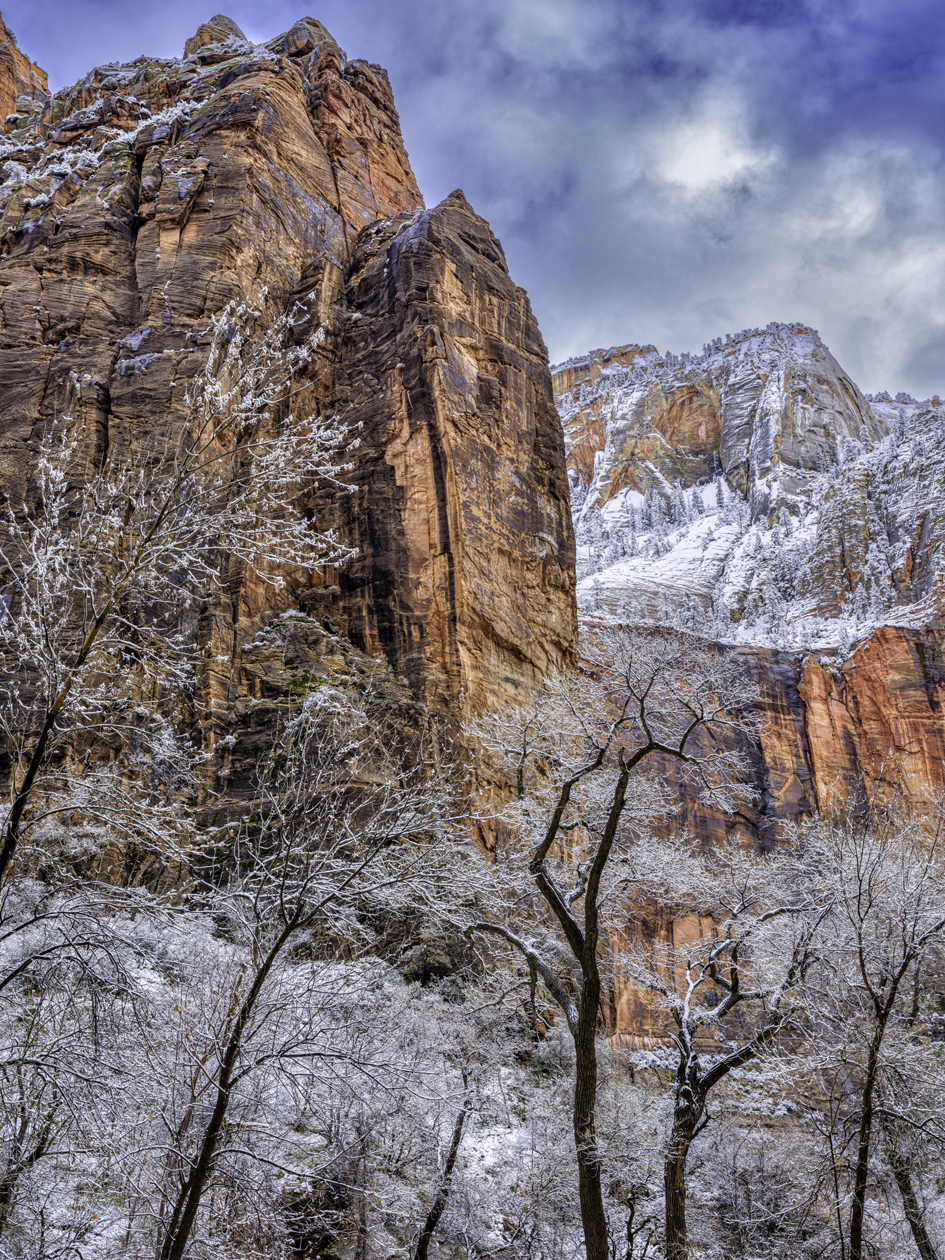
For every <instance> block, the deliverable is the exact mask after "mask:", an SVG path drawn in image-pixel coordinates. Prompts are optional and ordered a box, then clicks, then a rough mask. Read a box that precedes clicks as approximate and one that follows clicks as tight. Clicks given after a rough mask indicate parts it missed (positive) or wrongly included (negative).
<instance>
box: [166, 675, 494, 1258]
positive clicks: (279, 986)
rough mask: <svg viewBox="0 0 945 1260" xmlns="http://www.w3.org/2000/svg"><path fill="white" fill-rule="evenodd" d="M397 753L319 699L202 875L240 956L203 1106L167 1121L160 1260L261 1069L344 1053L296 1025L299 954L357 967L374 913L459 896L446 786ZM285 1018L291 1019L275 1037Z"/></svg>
mask: <svg viewBox="0 0 945 1260" xmlns="http://www.w3.org/2000/svg"><path fill="white" fill-rule="evenodd" d="M405 752H407V750H404V749H401V750H400V754H401V755H400V756H398V752H397V749H396V745H395V744H393V743H392V741H391V738H390V733H389V732H386V731H384V730H383V727H379V726H378V724H377V721H376V715H373V714H371V713H370V712H369V711H368V710H367V709H365V708H364V707H362V705H360V704H359V703H358V702H356V701H355V700H354V699H353V698H352V697H350V696H347V697H346V696H344V695H343V694H342V693H339V692H336V691H334V690H333V689H332V688H323V689H320V690H318V691H316V692H315V693H314V694H313V695H311V696H310V697H309V698H308V699H307V701H306V703H305V704H304V705H303V707H302V710H301V712H300V713H299V715H298V716H297V717H295V718H294V719H293V720H292V721H290V722H289V723H288V724H287V725H286V727H285V730H284V734H283V737H282V738H281V739H280V740H279V741H277V743H276V744H275V745H274V747H273V750H272V752H271V754H270V755H269V756H268V758H267V760H266V765H265V768H264V773H263V775H262V777H261V781H260V790H259V798H258V800H257V802H256V808H255V809H254V810H253V812H252V814H251V815H250V816H249V817H248V818H247V819H246V820H245V822H244V823H243V824H241V825H240V826H239V827H238V828H237V829H236V831H235V834H234V835H233V837H232V844H229V843H227V844H226V845H224V847H223V849H222V851H221V852H220V854H219V855H218V859H217V861H215V862H214V863H213V864H212V865H210V866H208V867H207V868H206V869H205V870H204V871H203V872H201V871H200V870H199V869H198V871H197V879H198V889H203V890H204V891H205V895H206V897H207V904H208V906H209V907H210V908H212V913H213V914H214V916H215V917H216V918H217V919H218V920H222V921H223V922H224V923H225V928H226V931H227V933H228V934H229V935H230V936H231V937H232V938H233V939H234V940H236V941H237V942H239V943H240V945H241V951H242V956H243V961H242V963H241V966H240V970H239V973H238V976H237V978H236V979H235V981H234V982H233V985H232V988H231V990H230V991H229V993H228V995H227V997H226V1000H225V1002H223V1003H222V1004H221V1005H220V1006H219V1017H218V1020H217V1023H218V1027H216V1030H215V1032H214V1033H213V1035H212V1037H211V1038H210V1041H211V1043H212V1049H211V1050H210V1053H209V1057H208V1059H207V1060H206V1062H204V1063H203V1065H202V1069H201V1085H202V1095H203V1100H202V1105H201V1106H200V1107H199V1108H197V1110H196V1111H195V1112H194V1113H193V1114H192V1115H191V1114H188V1115H187V1117H186V1120H185V1122H183V1123H177V1124H176V1129H175V1132H176V1133H177V1135H178V1136H177V1137H176V1138H175V1139H174V1141H173V1142H172V1143H171V1147H170V1152H169V1153H170V1156H171V1163H172V1166H173V1169H175V1170H177V1172H176V1176H175V1177H174V1178H173V1180H172V1183H171V1187H170V1194H169V1197H168V1201H167V1208H166V1212H164V1213H163V1215H162V1217H161V1221H160V1234H161V1243H160V1248H159V1253H158V1254H159V1256H160V1260H183V1257H184V1256H185V1254H186V1253H187V1250H188V1243H189V1240H190V1237H191V1234H192V1231H193V1229H194V1226H195V1222H196V1220H197V1216H198V1212H199V1210H200V1207H201V1202H202V1200H203V1197H204V1194H205V1192H206V1190H207V1188H208V1186H209V1185H210V1184H211V1183H212V1181H213V1178H214V1175H215V1171H216V1170H217V1169H218V1167H219V1166H220V1163H221V1160H223V1159H224V1158H225V1155H226V1152H227V1149H228V1148H227V1142H226V1127H227V1117H228V1115H229V1113H230V1108H231V1105H232V1100H233V1099H234V1097H235V1096H237V1095H238V1094H239V1092H240V1089H241V1088H242V1087H243V1086H244V1084H245V1083H246V1082H247V1081H249V1080H250V1079H251V1078H252V1075H253V1073H254V1072H255V1071H256V1070H257V1068H258V1067H259V1065H260V1064H263V1063H266V1064H271V1063H274V1062H278V1063H280V1064H282V1065H284V1067H285V1065H292V1064H295V1065H298V1064H300V1063H303V1062H304V1063H306V1064H309V1065H311V1063H312V1062H313V1061H316V1060H318V1059H320V1058H324V1057H328V1058H330V1057H333V1056H337V1055H338V1054H339V1053H340V1052H339V1050H338V1048H337V1047H334V1046H331V1045H326V1044H324V1042H323V1039H322V1030H321V1022H320V1021H319V1020H318V1019H317V1018H312V1017H309V1018H308V1019H304V1018H300V1017H299V1014H298V1013H299V1012H302V1011H305V1010H306V1009H307V1008H308V1006H309V1005H310V1004H309V1003H308V1001H307V999H304V1000H303V998H301V997H300V995H299V993H298V992H297V986H298V979H299V977H300V976H304V975H305V970H304V968H300V967H299V966H298V965H297V964H294V963H293V959H294V958H296V957H298V955H299V954H300V953H301V954H302V956H303V957H304V956H305V955H310V956H311V957H313V958H316V959H318V958H324V959H329V960H338V959H341V958H344V957H348V958H351V957H353V956H357V955H358V954H359V953H361V952H363V951H364V950H365V949H367V948H369V947H370V946H371V944H372V943H373V934H372V932H371V930H370V926H369V924H370V922H371V920H372V918H373V917H374V916H376V915H377V914H378V913H380V912H383V913H384V914H387V915H390V914H396V913H398V912H400V913H403V912H405V911H406V910H408V909H409V911H410V912H411V913H413V914H420V915H423V914H424V912H428V913H429V912H433V911H435V909H436V908H437V907H438V906H440V905H444V904H447V903H448V902H449V901H451V900H452V896H453V889H454V887H455V882H456V880H457V879H458V878H460V876H459V875H458V874H457V866H458V865H462V866H466V865H467V864H468V860H470V859H471V858H472V854H471V852H470V851H468V850H465V849H464V848H463V846H461V845H459V844H458V843H456V842H455V841H454V840H452V839H450V840H449V841H447V840H446V839H441V838H440V837H441V834H442V832H443V828H444V822H445V817H446V814H447V812H448V784H444V782H443V780H442V778H441V777H439V776H437V777H433V776H432V775H431V773H430V770H431V765H430V763H429V761H428V760H427V758H426V755H425V753H424V751H423V749H422V747H419V748H414V749H413V750H412V752H413V768H412V769H411V768H410V754H409V753H407V756H406V757H405V758H404V760H401V757H402V756H403V754H404V753H405ZM405 763H406V764H405ZM440 770H441V772H442V767H440ZM468 877H469V875H468V872H467V874H466V878H467V879H468ZM286 1010H295V1012H296V1014H295V1016H294V1017H293V1018H291V1019H290V1020H289V1021H288V1025H287V1026H286V1027H285V1028H284V1027H283V1020H282V1018H281V1014H282V1013H284V1012H285V1011H286ZM365 1066H367V1065H365ZM285 1070H288V1069H287V1068H286V1069H285ZM309 1070H311V1069H310V1067H309ZM198 1113H199V1114H198ZM457 1144H458V1143H457ZM454 1159H455V1155H454ZM434 1224H435V1222H434Z"/></svg>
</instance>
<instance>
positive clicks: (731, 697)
mask: <svg viewBox="0 0 945 1260" xmlns="http://www.w3.org/2000/svg"><path fill="white" fill-rule="evenodd" d="M755 698H756V691H755V688H754V686H753V684H752V683H751V681H750V680H749V679H748V678H747V677H746V676H745V674H744V673H743V672H742V671H741V669H740V667H739V666H738V664H737V662H735V661H734V660H733V659H732V658H731V657H730V656H728V655H726V654H724V653H722V652H720V651H717V650H715V649H713V648H712V647H710V646H708V645H706V644H704V643H702V642H700V641H699V640H697V639H695V638H693V637H691V636H687V635H683V634H679V633H670V634H667V633H665V632H647V631H645V630H638V631H629V632H624V631H619V632H618V631H615V632H601V633H599V634H598V635H596V636H594V637H593V638H592V639H590V640H589V641H588V642H586V643H585V645H584V661H583V664H582V670H581V672H580V674H578V675H576V676H573V677H563V678H560V679H555V680H551V681H550V682H549V683H548V684H547V685H546V687H545V689H544V691H543V692H542V694H541V695H540V696H539V697H538V698H537V699H536V700H535V702H534V703H532V704H531V705H527V706H524V707H522V708H521V709H519V710H516V711H513V712H511V713H508V714H505V715H498V716H495V717H493V718H488V719H485V720H483V721H481V722H479V723H477V724H476V725H475V726H474V727H473V728H472V734H473V735H474V736H475V737H476V738H478V739H479V740H480V741H481V743H482V744H483V745H484V746H485V747H486V748H487V749H490V750H491V751H492V754H493V756H494V758H495V760H496V763H497V765H498V766H499V767H501V768H502V770H503V771H504V772H505V773H506V774H507V776H508V779H509V781H510V784H511V785H512V790H513V792H514V800H513V803H512V806H511V807H510V808H509V809H508V810H507V811H505V814H504V816H503V819H502V821H503V824H504V827H505V829H506V831H507V833H508V835H509V836H510V839H509V840H508V841H507V848H506V851H505V852H502V851H500V852H499V853H498V854H497V862H496V875H497V878H498V880H499V883H500V885H502V886H503V887H504V889H505V896H504V901H503V902H502V904H500V905H497V906H496V907H495V912H494V914H493V915H491V916H490V917H489V918H488V919H481V920H480V921H479V922H477V923H475V924H473V925H471V926H470V927H469V929H468V930H469V932H470V933H471V934H473V933H488V934H491V935H493V936H497V937H499V938H501V939H502V940H504V941H506V942H507V943H508V944H509V945H511V946H512V947H513V948H514V949H515V950H517V951H518V952H519V953H520V955H521V956H522V957H523V958H524V960H525V962H526V963H527V966H528V968H529V970H530V972H531V974H532V976H533V977H534V978H535V980H536V982H540V984H541V985H542V986H543V987H544V988H545V989H546V990H547V992H548V993H549V994H550V995H551V997H552V998H553V1000H554V1001H555V1002H556V1003H557V1005H558V1007H559V1008H560V1010H561V1012H562V1013H563V1015H564V1018H565V1021H566V1023H567V1026H568V1029H569V1031H570V1034H571V1036H572V1038H573V1041H574V1047H575V1077H574V1103H573V1130H574V1144H575V1150H576V1153H577V1165H578V1184H579V1192H580V1201H581V1218H582V1221H583V1226H584V1240H585V1246H586V1249H587V1256H588V1260H609V1255H610V1249H609V1238H608V1221H607V1213H606V1210H605V1206H604V1196H603V1190H602V1185H601V1158H600V1152H599V1146H598V1138H597V1129H596V1120H595V1109H596V1104H597V1091H598V1050H597V1036H598V1022H599V1018H600V1010H601V999H602V995H603V978H602V971H601V956H602V952H603V950H604V949H605V940H604V939H603V938H604V937H605V935H606V920H605V919H604V918H603V917H602V916H603V914H604V904H605V900H606V899H607V897H608V895H613V894H615V892H616V891H617V890H616V889H615V888H614V886H613V881H612V880H611V879H610V872H609V869H608V864H609V863H610V862H611V856H612V854H613V853H614V852H615V851H617V852H619V851H620V850H621V849H622V848H625V846H626V844H627V843H628V840H629V837H630V824H631V823H637V824H644V823H645V822H646V821H647V820H648V819H650V818H652V817H653V816H654V815H655V814H658V813H659V812H661V811H662V810H663V809H664V808H665V805H666V802H667V796H666V793H665V790H664V789H663V787H662V785H661V784H660V783H659V782H658V781H657V780H656V779H655V778H653V777H646V776H644V775H643V773H642V771H643V769H644V767H645V766H646V764H647V762H648V761H650V760H651V759H655V758H657V757H661V758H664V759H670V760H671V761H672V762H674V763H675V764H676V765H677V766H678V767H679V769H680V772H681V774H682V776H683V777H684V778H689V779H691V780H693V781H695V783H696V784H697V785H698V787H699V788H700V789H701V790H704V791H706V792H709V793H712V794H714V796H715V798H716V800H718V801H719V802H720V803H721V804H722V805H723V806H727V805H729V804H730V803H731V800H732V793H731V788H732V785H733V782H734V781H735V779H736V778H737V771H738V767H739V764H740V746H739V736H740V735H741V734H742V733H743V732H744V730H745V727H746V725H747V724H748V721H749V711H750V709H751V706H752V705H753V703H754V701H755ZM535 894H537V895H538V897H539V898H540V899H541V902H542V903H543V906H544V908H545V911H546V912H547V914H546V915H535V914H534V913H533V907H534V904H535V903H534V897H535ZM611 912H612V914H613V916H614V918H613V920H612V922H618V923H619V916H620V913H621V899H620V898H619V897H614V899H613V906H612V908H611Z"/></svg>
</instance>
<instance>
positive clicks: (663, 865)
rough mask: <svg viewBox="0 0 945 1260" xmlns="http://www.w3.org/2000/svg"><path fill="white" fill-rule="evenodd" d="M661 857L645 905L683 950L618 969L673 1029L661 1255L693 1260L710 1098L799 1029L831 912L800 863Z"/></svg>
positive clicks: (687, 854)
mask: <svg viewBox="0 0 945 1260" xmlns="http://www.w3.org/2000/svg"><path fill="white" fill-rule="evenodd" d="M661 848H662V852H661V853H660V854H659V856H658V858H657V861H656V862H654V863H653V864H652V867H651V871H652V873H651V874H650V876H649V878H646V877H644V878H641V879H640V881H639V883H638V896H640V897H642V898H646V899H651V900H659V901H661V902H662V903H663V904H664V905H667V904H668V905H669V906H670V907H671V908H672V910H673V913H674V915H675V917H676V918H677V919H679V920H682V921H683V922H682V923H681V924H680V930H679V932H678V933H677V935H678V940H677V941H676V942H675V943H672V944H671V943H668V942H660V941H647V942H643V943H640V944H637V945H635V946H628V948H627V949H626V950H625V951H624V952H623V954H622V956H621V967H622V969H623V970H624V973H625V975H626V977H627V978H628V979H629V980H631V981H633V982H635V983H637V984H639V985H643V986H645V988H646V989H648V990H649V991H650V993H651V994H652V995H653V996H654V997H655V998H656V1000H657V1003H658V1006H659V1007H660V1008H661V1009H662V1010H663V1012H664V1013H665V1015H666V1016H667V1017H668V1019H669V1021H671V1023H670V1030H669V1036H670V1041H671V1045H672V1051H671V1052H670V1060H671V1061H672V1064H673V1076H674V1085H673V1116H672V1127H671V1131H670V1134H669V1140H668V1143H667V1147H666V1161H665V1166H664V1175H663V1189H664V1195H665V1233H664V1247H665V1254H666V1256H667V1260H685V1257H686V1256H687V1255H688V1254H689V1239H688V1232H687V1227H686V1197H687V1196H686V1163H687V1160H688V1157H689V1152H690V1149H691V1147H692V1143H693V1141H694V1139H695V1138H696V1137H697V1136H698V1134H699V1133H700V1132H701V1131H702V1129H703V1128H704V1127H705V1125H706V1124H707V1123H708V1120H709V1111H708V1102H709V1096H710V1094H711V1093H712V1091H713V1089H715V1088H716V1086H718V1085H719V1084H720V1082H721V1081H723V1080H724V1079H725V1078H726V1077H727V1076H728V1075H729V1073H731V1072H732V1071H734V1070H735V1069H737V1068H741V1067H743V1066H744V1065H745V1064H747V1063H750V1062H752V1061H753V1060H755V1059H757V1058H758V1057H759V1056H760V1055H761V1054H763V1053H764V1052H765V1050H766V1049H767V1048H768V1047H769V1046H771V1045H772V1043H773V1042H774V1041H775V1039H776V1038H777V1037H778V1035H779V1034H780V1033H781V1032H783V1031H784V1030H785V1029H786V1028H789V1027H790V1026H791V1025H792V1023H793V1022H794V1021H795V1019H796V1017H797V1015H798V1012H799V1010H800V1009H802V1008H803V1004H802V1001H801V1000H800V998H801V993H802V989H801V985H802V981H803V980H804V978H805V976H806V973H807V971H808V969H809V967H810V966H811V963H812V961H813V959H814V957H815V944H816V940H817V934H818V931H819V930H820V926H821V923H822V921H823V918H824V915H825V913H826V908H825V906H824V904H823V898H822V896H821V895H820V894H819V892H817V891H816V890H815V891H813V892H812V891H811V890H810V889H809V888H808V887H807V886H806V883H805V881H804V880H803V878H800V872H799V870H798V866H797V863H796V861H795V859H794V857H793V855H791V854H788V853H783V852H778V851H776V852H774V853H771V854H758V853H753V852H750V851H746V850H745V849H744V848H743V847H742V846H741V845H739V844H738V842H737V841H733V842H730V843H728V844H727V845H725V846H723V847H722V848H720V849H718V850H716V851H714V852H711V853H707V854H703V853H700V852H699V851H698V850H697V849H696V847H695V845H694V844H693V841H692V839H691V837H683V838H682V839H680V840H678V841H676V842H675V843H667V844H665V845H664V846H661ZM654 856H656V855H654ZM715 1043H721V1045H719V1046H718V1048H716V1044H715Z"/></svg>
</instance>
